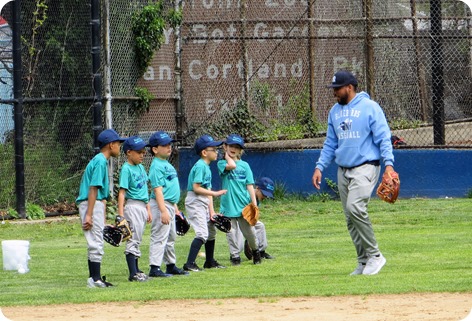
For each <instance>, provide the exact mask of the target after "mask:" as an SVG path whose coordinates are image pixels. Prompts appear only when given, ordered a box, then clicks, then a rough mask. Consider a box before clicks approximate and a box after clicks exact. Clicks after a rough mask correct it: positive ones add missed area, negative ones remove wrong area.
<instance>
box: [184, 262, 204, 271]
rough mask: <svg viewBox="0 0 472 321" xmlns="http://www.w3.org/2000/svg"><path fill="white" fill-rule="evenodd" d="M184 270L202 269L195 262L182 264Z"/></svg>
mask: <svg viewBox="0 0 472 321" xmlns="http://www.w3.org/2000/svg"><path fill="white" fill-rule="evenodd" d="M183 269H184V271H192V272H200V271H202V269H200V268H199V267H198V265H197V263H195V262H193V263H185V264H184V266H183Z"/></svg>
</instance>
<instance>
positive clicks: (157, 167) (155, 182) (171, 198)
mask: <svg viewBox="0 0 472 321" xmlns="http://www.w3.org/2000/svg"><path fill="white" fill-rule="evenodd" d="M149 181H150V182H151V198H152V199H155V198H156V194H155V193H154V189H155V188H156V187H162V193H163V194H164V200H165V201H167V202H169V203H172V204H177V203H178V202H179V199H180V185H179V178H178V177H177V171H176V170H175V168H174V166H172V165H171V163H169V162H168V161H167V160H166V159H160V158H158V157H154V159H153V160H152V162H151V167H150V168H149Z"/></svg>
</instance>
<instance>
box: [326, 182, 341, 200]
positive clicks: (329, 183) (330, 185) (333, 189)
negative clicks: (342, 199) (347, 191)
mask: <svg viewBox="0 0 472 321" xmlns="http://www.w3.org/2000/svg"><path fill="white" fill-rule="evenodd" d="M325 182H326V184H327V185H328V186H329V188H331V190H332V191H333V192H334V193H335V194H336V196H337V198H338V199H339V189H338V184H336V182H335V181H333V180H331V179H329V178H325Z"/></svg>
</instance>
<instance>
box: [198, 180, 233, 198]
mask: <svg viewBox="0 0 472 321" xmlns="http://www.w3.org/2000/svg"><path fill="white" fill-rule="evenodd" d="M193 192H194V193H195V194H199V195H203V196H215V197H218V196H221V195H224V194H226V192H227V190H225V189H222V190H219V191H212V190H211V189H206V188H204V187H202V185H201V184H200V183H193Z"/></svg>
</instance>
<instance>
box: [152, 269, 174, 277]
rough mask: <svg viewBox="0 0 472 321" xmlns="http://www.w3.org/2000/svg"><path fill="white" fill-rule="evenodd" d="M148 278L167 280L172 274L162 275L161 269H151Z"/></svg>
mask: <svg viewBox="0 0 472 321" xmlns="http://www.w3.org/2000/svg"><path fill="white" fill-rule="evenodd" d="M149 276H150V277H151V278H168V277H171V276H172V274H168V273H164V272H162V270H161V269H154V270H153V269H151V271H150V272H149Z"/></svg>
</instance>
